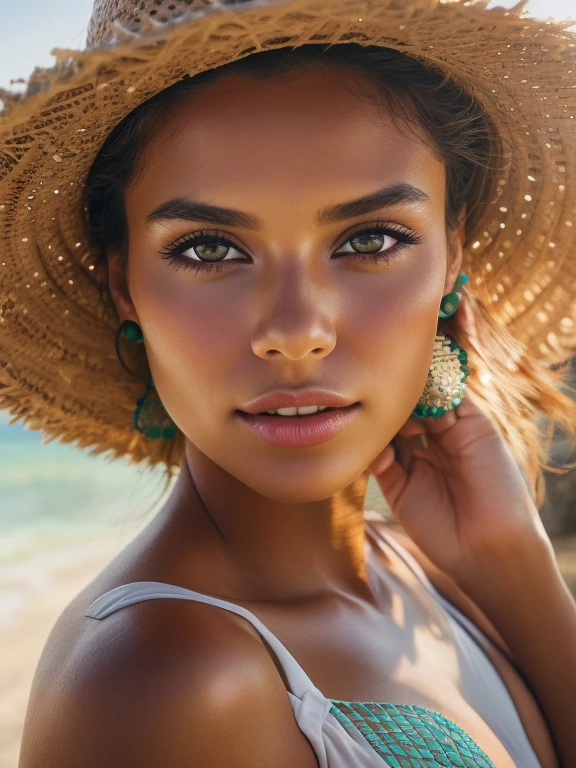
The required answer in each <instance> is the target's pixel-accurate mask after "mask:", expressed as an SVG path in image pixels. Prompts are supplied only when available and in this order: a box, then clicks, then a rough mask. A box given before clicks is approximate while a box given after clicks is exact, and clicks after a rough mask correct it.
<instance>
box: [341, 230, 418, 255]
mask: <svg viewBox="0 0 576 768" xmlns="http://www.w3.org/2000/svg"><path fill="white" fill-rule="evenodd" d="M364 234H366V235H368V234H369V235H390V236H391V237H393V238H394V239H395V240H397V241H398V242H397V243H395V244H394V245H393V246H392V248H388V250H387V251H383V252H382V253H350V252H346V253H345V254H344V256H354V258H355V259H359V260H360V261H371V262H373V263H377V262H380V261H385V262H386V263H387V264H389V263H390V261H392V260H393V259H394V257H395V256H396V255H397V254H398V253H399V252H400V251H401V250H402V249H403V248H406V247H407V246H409V245H417V244H418V243H421V242H422V241H423V239H424V238H423V237H421V236H419V235H416V234H415V233H414V232H411V231H410V230H407V229H406V228H405V227H402V226H401V225H398V224H390V223H389V222H387V221H385V220H384V219H376V220H375V221H373V222H371V223H369V224H359V225H358V227H357V228H356V229H353V230H352V231H351V232H348V233H347V234H346V240H344V242H343V243H342V245H346V243H348V242H349V241H350V240H352V238H354V237H357V236H358V235H364ZM342 245H341V246H340V248H341V247H342Z"/></svg>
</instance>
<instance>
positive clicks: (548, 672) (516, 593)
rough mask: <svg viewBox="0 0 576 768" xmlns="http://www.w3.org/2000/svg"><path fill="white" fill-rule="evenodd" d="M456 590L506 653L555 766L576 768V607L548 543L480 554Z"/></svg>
mask: <svg viewBox="0 0 576 768" xmlns="http://www.w3.org/2000/svg"><path fill="white" fill-rule="evenodd" d="M459 586H460V587H461V589H463V590H464V591H465V592H466V593H467V594H468V595H469V596H470V597H471V598H472V600H474V602H475V603H476V604H477V605H478V606H479V607H480V608H481V610H482V611H484V613H485V614H486V616H488V618H489V619H490V621H491V622H492V623H493V624H494V626H495V627H496V629H497V630H498V631H499V632H500V634H501V635H502V637H503V638H504V640H505V641H506V643H507V644H508V646H509V648H510V650H511V651H512V653H513V655H514V657H515V659H516V662H517V665H518V667H519V669H520V670H521V672H522V673H523V675H524V677H525V680H526V682H527V683H528V685H529V687H530V688H531V689H532V692H533V694H534V696H535V698H536V700H537V701H538V703H539V704H540V706H541V708H542V710H543V713H544V716H545V718H546V720H547V722H548V726H549V728H550V731H551V733H552V738H553V739H554V743H555V746H556V750H557V753H558V758H559V760H560V765H561V766H562V768H571V767H572V766H576V727H575V724H576V602H575V601H574V599H573V597H572V596H571V594H570V592H569V590H568V587H567V586H566V583H565V582H564V580H563V578H562V575H561V573H560V570H559V568H558V565H557V563H556V558H555V556H554V550H553V549H552V546H551V544H550V541H549V540H548V539H547V538H546V539H544V538H542V539H539V538H537V539H536V540H531V541H530V542H529V543H526V544H522V545H520V544H518V545H517V546H515V547H507V548H506V550H505V551H502V552H492V553H489V554H485V555H484V556H483V557H482V558H481V561H480V562H479V563H478V561H477V564H476V566H475V567H474V568H473V569H472V568H471V570H470V572H469V575H468V577H466V578H464V579H462V582H461V583H459Z"/></svg>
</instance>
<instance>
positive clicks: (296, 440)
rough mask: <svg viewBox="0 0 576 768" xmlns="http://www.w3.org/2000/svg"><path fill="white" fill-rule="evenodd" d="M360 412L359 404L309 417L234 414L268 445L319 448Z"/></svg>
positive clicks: (241, 412) (238, 412) (237, 412)
mask: <svg viewBox="0 0 576 768" xmlns="http://www.w3.org/2000/svg"><path fill="white" fill-rule="evenodd" d="M359 410H360V403H354V405H347V406H346V407H345V408H336V409H335V410H334V411H321V412H318V413H314V414H312V415H310V416H271V415H268V414H264V415H262V414H250V413H244V412H243V411H236V414H237V415H238V417H239V418H240V420H241V421H242V423H243V424H245V425H246V426H247V427H248V428H249V429H251V430H252V432H254V433H255V434H256V435H257V436H258V437H261V438H262V439H263V440H265V441H266V442H267V443H270V445H275V446H278V447H281V448H305V447H308V446H311V445H320V444H321V443H325V442H326V441H327V440H330V439H331V438H332V437H334V436H335V435H337V434H338V432H341V431H342V430H343V429H344V428H345V427H346V426H348V424H350V422H351V421H352V419H353V418H354V417H355V416H356V414H357V413H358V411H359Z"/></svg>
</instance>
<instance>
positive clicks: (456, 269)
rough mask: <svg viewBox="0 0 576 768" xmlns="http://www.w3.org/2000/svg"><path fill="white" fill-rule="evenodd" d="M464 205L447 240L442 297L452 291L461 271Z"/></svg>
mask: <svg viewBox="0 0 576 768" xmlns="http://www.w3.org/2000/svg"><path fill="white" fill-rule="evenodd" d="M465 230H466V205H464V206H463V207H462V210H461V211H460V214H459V216H458V226H457V227H456V229H454V230H453V231H452V232H451V233H450V237H449V240H448V264H447V269H446V281H445V283H444V295H446V294H447V293H450V292H451V291H453V290H454V283H455V282H456V278H457V277H458V275H459V274H460V272H461V271H462V251H463V248H464V240H465V239H466V231H465Z"/></svg>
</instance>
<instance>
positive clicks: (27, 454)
mask: <svg viewBox="0 0 576 768" xmlns="http://www.w3.org/2000/svg"><path fill="white" fill-rule="evenodd" d="M163 487H164V477H163V475H162V472H161V471H160V470H151V469H150V468H148V467H146V468H142V467H133V466H132V467H131V466H129V465H127V464H126V463H124V462H123V461H122V460H112V461H110V460H109V459H107V458H105V457H103V456H91V455H90V454H88V453H87V452H83V451H81V450H78V449H77V448H75V447H74V446H73V445H66V444H61V443H57V442H51V443H48V444H43V443H42V436H41V433H39V432H31V431H29V430H27V429H24V428H23V427H22V426H21V425H19V424H12V425H9V424H8V416H7V414H6V413H5V412H2V411H0V628H1V626H2V624H3V623H6V622H10V620H11V619H13V618H15V616H16V614H17V613H18V611H19V610H20V609H21V608H24V602H25V597H24V596H25V594H28V593H29V592H30V588H31V586H32V585H33V584H32V582H34V581H38V580H39V579H42V578H44V577H45V576H46V574H47V573H49V572H50V571H51V569H54V568H57V567H61V566H62V565H66V564H73V563H74V562H81V561H82V558H84V557H86V556H87V555H89V554H90V553H91V552H92V551H93V550H94V548H96V547H97V546H98V542H100V541H102V540H103V539H105V538H107V539H110V538H111V537H114V536H117V537H118V540H120V539H122V540H125V539H126V538H127V537H131V535H132V534H134V535H135V534H136V533H137V531H138V530H140V528H141V527H142V525H143V524H144V523H145V522H147V521H148V520H149V519H150V518H151V517H152V516H153V515H154V513H155V511H157V509H158V508H159V506H160V503H161V501H162V499H163V498H165V496H164V497H163V496H162V489H163Z"/></svg>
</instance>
